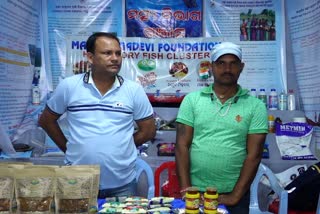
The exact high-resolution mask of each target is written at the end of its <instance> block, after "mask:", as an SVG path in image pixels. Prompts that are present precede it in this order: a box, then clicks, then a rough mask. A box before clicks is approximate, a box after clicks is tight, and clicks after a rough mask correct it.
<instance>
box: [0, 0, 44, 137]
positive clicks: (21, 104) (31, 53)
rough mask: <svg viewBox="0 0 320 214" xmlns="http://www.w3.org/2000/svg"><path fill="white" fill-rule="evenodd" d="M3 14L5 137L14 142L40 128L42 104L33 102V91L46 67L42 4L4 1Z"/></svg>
mask: <svg viewBox="0 0 320 214" xmlns="http://www.w3.org/2000/svg"><path fill="white" fill-rule="evenodd" d="M0 14H1V16H0V32H1V33H0V126H1V127H2V129H1V130H2V133H1V135H2V138H1V139H5V138H6V139H10V141H14V140H15V139H16V138H17V137H18V135H19V133H22V132H24V131H26V130H27V129H32V128H35V127H36V124H37V120H36V119H37V116H38V113H39V111H40V108H39V106H38V104H39V103H36V105H32V99H31V97H32V96H31V94H32V93H31V91H32V86H34V85H38V84H39V81H40V70H41V67H42V63H41V50H42V46H41V34H40V25H39V23H41V21H40V19H41V4H39V2H38V1H37V0H25V1H1V6H0ZM39 99H40V98H39ZM4 134H6V135H7V136H5V137H4V136H3V135H4ZM2 143H4V142H2Z"/></svg>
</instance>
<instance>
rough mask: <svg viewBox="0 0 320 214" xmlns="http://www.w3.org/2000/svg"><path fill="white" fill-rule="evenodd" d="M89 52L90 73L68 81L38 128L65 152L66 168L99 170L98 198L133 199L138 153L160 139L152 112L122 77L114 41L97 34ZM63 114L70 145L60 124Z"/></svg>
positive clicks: (139, 91) (142, 96)
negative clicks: (96, 167) (95, 167)
mask: <svg viewBox="0 0 320 214" xmlns="http://www.w3.org/2000/svg"><path fill="white" fill-rule="evenodd" d="M86 49H87V58H88V62H89V63H90V65H91V72H87V73H83V74H78V75H74V76H71V77H68V78H66V79H64V80H63V81H62V82H61V83H60V84H59V85H58V86H57V88H56V89H55V91H54V93H53V96H52V97H51V98H50V100H49V101H48V103H47V106H46V108H45V110H44V112H43V113H42V115H41V117H40V119H39V124H40V125H41V127H42V128H43V129H44V130H45V131H46V132H47V133H48V135H49V136H50V137H51V138H52V139H53V141H54V142H55V143H56V144H57V145H58V146H59V148H60V149H61V150H62V151H63V152H65V158H66V162H67V163H68V164H71V165H80V164H99V165H100V169H101V176H100V187H99V188H100V191H99V198H105V197H115V196H132V195H135V194H136V182H135V177H136V174H135V173H136V172H135V160H136V157H137V150H136V147H137V146H139V145H141V144H143V143H145V142H147V141H149V140H152V139H153V138H154V136H155V133H156V128H155V122H154V118H153V108H152V106H151V104H150V102H149V100H148V98H147V95H146V93H145V92H144V90H143V88H142V87H141V86H140V85H139V84H137V83H135V82H133V81H130V80H128V79H125V78H123V77H121V76H120V75H119V74H118V73H119V71H120V68H121V63H122V55H121V48H120V42H119V39H118V38H117V37H116V36H114V35H113V34H110V33H104V32H98V33H94V34H93V35H91V36H90V37H89V38H88V40H87V43H86ZM64 113H66V120H67V124H68V129H69V133H70V137H68V139H67V138H66V137H65V136H64V134H63V132H62V131H61V129H60V127H59V125H58V123H57V120H58V119H59V118H60V116H61V115H63V114H64ZM135 123H136V125H137V128H138V129H137V131H136V132H134V124H135Z"/></svg>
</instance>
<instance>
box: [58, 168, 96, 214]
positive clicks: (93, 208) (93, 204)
mask: <svg viewBox="0 0 320 214" xmlns="http://www.w3.org/2000/svg"><path fill="white" fill-rule="evenodd" d="M62 167H64V168H70V167H71V168H73V169H76V170H79V171H83V172H91V175H92V179H93V180H92V191H91V195H90V202H89V211H90V212H94V213H96V212H97V211H98V201H97V198H98V194H99V183H100V165H71V166H62Z"/></svg>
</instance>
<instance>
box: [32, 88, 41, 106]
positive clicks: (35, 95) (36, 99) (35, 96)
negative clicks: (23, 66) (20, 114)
mask: <svg viewBox="0 0 320 214" xmlns="http://www.w3.org/2000/svg"><path fill="white" fill-rule="evenodd" d="M40 99H41V95H40V88H39V86H37V85H34V86H32V105H39V104H40Z"/></svg>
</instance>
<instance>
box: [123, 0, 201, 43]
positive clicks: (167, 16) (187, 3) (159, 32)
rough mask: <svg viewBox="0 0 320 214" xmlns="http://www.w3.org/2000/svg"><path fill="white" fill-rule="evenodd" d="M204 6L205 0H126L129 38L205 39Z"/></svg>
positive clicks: (127, 34) (127, 33)
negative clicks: (203, 37)
mask: <svg viewBox="0 0 320 214" xmlns="http://www.w3.org/2000/svg"><path fill="white" fill-rule="evenodd" d="M202 5H203V4H202V0H183V1H182V0H181V1H176V0H160V1H156V3H155V1H153V0H140V1H135V0H126V5H125V20H126V29H127V30H126V36H127V37H145V38H185V37H202V36H203V27H202V25H203V24H202V23H203V21H202V20H203V16H202V14H203V12H202Z"/></svg>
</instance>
